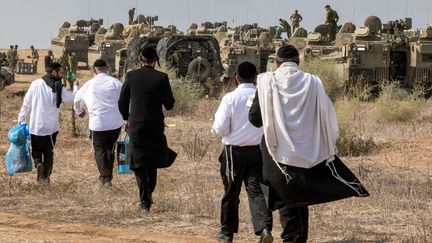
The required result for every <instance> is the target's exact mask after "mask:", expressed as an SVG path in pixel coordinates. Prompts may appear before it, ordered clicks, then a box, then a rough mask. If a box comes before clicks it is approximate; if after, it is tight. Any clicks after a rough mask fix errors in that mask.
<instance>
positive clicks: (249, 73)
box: [237, 62, 257, 80]
mask: <svg viewBox="0 0 432 243" xmlns="http://www.w3.org/2000/svg"><path fill="white" fill-rule="evenodd" d="M237 74H238V75H239V76H240V77H241V78H242V79H246V80H249V79H252V78H253V77H255V75H257V69H256V66H255V65H254V64H252V63H250V62H242V63H240V65H239V66H238V67H237Z"/></svg>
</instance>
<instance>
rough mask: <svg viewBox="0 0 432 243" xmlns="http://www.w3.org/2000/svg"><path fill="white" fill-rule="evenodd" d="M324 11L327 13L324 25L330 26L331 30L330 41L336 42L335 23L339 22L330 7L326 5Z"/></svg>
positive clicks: (336, 14)
mask: <svg viewBox="0 0 432 243" xmlns="http://www.w3.org/2000/svg"><path fill="white" fill-rule="evenodd" d="M325 10H326V11H327V13H326V21H325V24H327V25H330V26H331V28H332V31H331V40H332V41H334V40H336V28H337V23H338V22H339V15H338V13H337V12H336V10H333V9H332V8H331V7H330V5H326V6H325Z"/></svg>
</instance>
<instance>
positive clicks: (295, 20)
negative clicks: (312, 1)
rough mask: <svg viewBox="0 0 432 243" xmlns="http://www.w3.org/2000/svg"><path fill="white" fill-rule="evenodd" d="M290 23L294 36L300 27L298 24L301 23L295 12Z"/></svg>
mask: <svg viewBox="0 0 432 243" xmlns="http://www.w3.org/2000/svg"><path fill="white" fill-rule="evenodd" d="M290 19H291V23H292V33H293V34H294V32H295V30H296V29H297V28H298V27H300V22H302V20H303V17H302V16H301V15H300V14H299V13H298V10H296V11H295V12H294V13H293V15H291V18H290Z"/></svg>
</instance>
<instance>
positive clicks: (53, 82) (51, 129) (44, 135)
mask: <svg viewBox="0 0 432 243" xmlns="http://www.w3.org/2000/svg"><path fill="white" fill-rule="evenodd" d="M63 75H64V72H63V68H62V66H61V65H60V64H58V63H52V64H51V65H50V66H49V67H48V68H47V74H46V75H45V76H43V77H42V78H41V79H38V80H35V81H33V82H32V83H31V85H30V88H29V89H28V91H27V93H26V95H25V97H24V102H23V105H22V107H21V112H20V113H19V115H18V123H19V124H21V123H25V122H27V119H28V115H29V114H30V125H29V128H30V135H31V147H32V157H33V160H34V163H35V167H36V170H37V182H38V183H43V182H47V183H49V182H50V175H51V173H52V169H53V162H54V159H53V158H54V153H53V149H54V146H55V143H56V139H57V134H58V132H59V130H60V122H59V112H60V109H59V108H60V105H61V104H62V103H67V104H73V100H74V96H75V93H76V91H77V90H78V86H77V85H78V83H77V84H75V86H74V92H68V91H67V90H66V88H64V87H63V86H62V84H61V80H62V78H63Z"/></svg>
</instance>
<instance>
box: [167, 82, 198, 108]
mask: <svg viewBox="0 0 432 243" xmlns="http://www.w3.org/2000/svg"><path fill="white" fill-rule="evenodd" d="M171 88H172V91H173V94H174V98H175V100H176V102H175V105H174V109H173V110H171V111H168V112H167V115H168V116H185V115H194V114H195V111H196V108H197V106H198V103H199V101H200V99H201V97H202V94H203V88H202V86H201V85H200V84H198V83H196V82H193V81H191V80H187V79H180V80H174V81H172V85H171Z"/></svg>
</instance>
